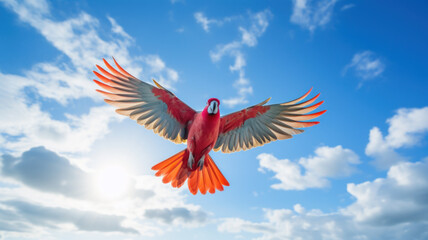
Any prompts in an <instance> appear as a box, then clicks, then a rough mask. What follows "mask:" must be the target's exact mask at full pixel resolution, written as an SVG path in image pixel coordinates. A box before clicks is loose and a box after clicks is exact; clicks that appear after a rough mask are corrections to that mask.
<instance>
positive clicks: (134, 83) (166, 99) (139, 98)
mask: <svg viewBox="0 0 428 240" xmlns="http://www.w3.org/2000/svg"><path fill="white" fill-rule="evenodd" d="M103 60H104V63H105V65H106V66H107V68H108V69H109V70H110V71H111V73H110V72H108V71H106V70H105V69H103V68H102V67H100V66H98V65H97V68H98V70H100V72H101V73H102V74H100V73H98V72H96V71H94V73H95V75H97V77H98V78H99V79H101V80H102V81H103V82H104V83H102V82H99V81H97V80H94V82H95V83H97V84H98V85H99V86H100V87H102V88H103V89H105V90H107V91H109V92H105V91H102V90H98V89H97V91H98V92H100V93H102V94H103V95H104V96H106V97H107V98H108V99H105V101H106V102H107V103H108V104H110V105H113V106H115V107H117V108H118V109H116V112H117V113H119V114H122V115H125V116H129V117H130V118H131V119H133V120H136V121H137V123H138V124H140V125H143V126H145V127H146V128H147V129H153V131H154V132H155V133H157V134H159V135H160V136H162V137H164V138H166V139H169V140H171V141H173V142H175V143H182V142H184V141H186V138H187V124H188V123H189V122H190V121H191V120H193V117H194V115H195V114H196V111H195V110H193V109H192V108H191V107H189V106H187V105H186V104H185V103H183V102H182V101H181V100H180V99H178V98H177V97H176V96H175V95H174V94H173V93H171V92H170V91H168V90H166V89H165V88H164V87H162V86H161V85H159V83H157V82H156V81H155V80H153V81H154V83H155V84H156V86H157V87H155V86H153V85H150V84H148V83H146V82H143V81H141V80H139V79H137V78H136V77H134V76H132V75H131V74H129V73H128V72H126V71H125V70H124V69H123V68H122V67H120V65H119V64H117V62H116V60H115V59H114V58H113V60H114V63H115V64H116V66H117V68H118V69H119V70H116V69H115V68H113V67H112V66H111V65H110V64H109V63H108V62H107V61H106V60H105V59H103Z"/></svg>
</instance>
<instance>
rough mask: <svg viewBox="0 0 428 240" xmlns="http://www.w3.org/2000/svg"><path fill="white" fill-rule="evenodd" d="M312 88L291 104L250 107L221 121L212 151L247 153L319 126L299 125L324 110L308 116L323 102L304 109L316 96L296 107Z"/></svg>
mask: <svg viewBox="0 0 428 240" xmlns="http://www.w3.org/2000/svg"><path fill="white" fill-rule="evenodd" d="M311 90H312V88H311V89H310V90H309V91H308V92H307V93H306V94H305V95H303V96H302V97H300V98H297V99H295V100H293V101H290V102H286V103H281V104H272V105H266V106H264V104H266V103H267V102H268V101H269V99H268V100H266V101H263V102H261V103H259V104H257V105H254V106H252V107H249V108H246V109H243V110H241V111H239V112H234V113H231V114H229V115H226V116H224V117H222V118H221V122H220V132H219V136H218V139H217V142H216V144H215V145H214V151H219V150H221V151H222V152H226V153H230V152H236V151H240V150H247V149H250V148H253V147H257V146H261V145H264V144H266V143H268V142H271V141H275V140H282V139H288V138H291V137H292V135H294V134H299V133H302V132H303V130H301V129H296V128H304V127H310V126H313V125H315V124H318V123H319V122H302V120H303V121H304V120H310V119H313V118H316V117H318V116H320V115H321V114H323V113H324V112H325V111H326V110H324V111H321V112H317V113H312V114H306V113H309V112H311V111H313V110H315V109H316V108H318V107H319V106H320V105H321V104H322V103H323V102H324V101H321V102H319V103H317V104H314V105H312V106H310V107H305V106H307V105H309V104H311V103H313V102H314V101H315V100H316V99H317V98H318V96H319V94H318V95H316V96H315V97H313V98H312V99H310V100H308V101H306V102H302V103H298V102H300V101H302V100H303V99H304V98H305V97H307V96H308V95H309V93H310V92H311Z"/></svg>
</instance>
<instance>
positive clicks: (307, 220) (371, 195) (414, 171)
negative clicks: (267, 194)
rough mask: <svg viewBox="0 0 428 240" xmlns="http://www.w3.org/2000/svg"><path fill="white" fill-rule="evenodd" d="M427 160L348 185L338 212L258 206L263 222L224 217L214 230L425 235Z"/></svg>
mask: <svg viewBox="0 0 428 240" xmlns="http://www.w3.org/2000/svg"><path fill="white" fill-rule="evenodd" d="M427 172H428V159H426V160H425V161H421V162H416V163H409V162H407V163H399V164H397V165H395V166H393V167H391V169H390V170H389V171H388V175H387V177H386V178H378V179H376V180H374V181H367V182H364V183H360V184H353V183H351V184H348V188H347V190H348V192H349V193H350V194H351V195H352V197H354V198H355V202H353V203H352V204H350V205H348V206H346V207H344V208H342V209H338V211H335V212H330V213H324V212H322V211H320V210H318V209H312V210H305V209H304V208H303V207H302V206H301V205H300V204H296V205H294V207H293V209H264V218H265V219H266V220H265V221H261V222H252V221H247V220H244V219H241V218H226V219H223V220H222V222H221V223H220V224H219V225H218V230H219V231H220V232H229V233H234V234H241V233H251V234H254V235H253V236H254V238H252V239H263V240H274V239H309V240H310V239H355V240H357V239H358V240H361V239H366V240H379V239H393V240H399V239H418V240H422V239H426V238H427V236H428V230H427V229H428V223H427V222H428V201H427V198H428V175H427V174H426V173H427Z"/></svg>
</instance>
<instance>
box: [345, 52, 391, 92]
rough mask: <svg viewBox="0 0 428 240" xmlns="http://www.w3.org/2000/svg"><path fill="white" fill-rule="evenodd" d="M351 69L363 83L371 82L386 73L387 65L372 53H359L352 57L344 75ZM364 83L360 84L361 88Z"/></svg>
mask: <svg viewBox="0 0 428 240" xmlns="http://www.w3.org/2000/svg"><path fill="white" fill-rule="evenodd" d="M349 69H353V71H354V72H355V74H356V75H357V76H358V77H360V78H361V79H362V80H363V81H366V80H370V79H373V78H376V77H379V76H381V75H382V73H383V71H385V64H384V63H383V62H382V61H381V59H380V58H379V57H378V56H376V54H375V53H373V52H371V51H363V52H358V53H356V54H355V55H354V57H352V60H351V62H350V63H349V64H348V65H346V66H345V68H344V69H343V74H346V72H347V71H348V70H349ZM362 83H363V82H360V84H359V87H361V85H362Z"/></svg>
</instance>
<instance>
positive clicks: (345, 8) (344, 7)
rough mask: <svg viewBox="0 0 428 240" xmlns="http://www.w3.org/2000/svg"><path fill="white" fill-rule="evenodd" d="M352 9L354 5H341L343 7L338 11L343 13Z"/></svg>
mask: <svg viewBox="0 0 428 240" xmlns="http://www.w3.org/2000/svg"><path fill="white" fill-rule="evenodd" d="M353 7H355V4H353V3H350V4H346V5H343V7H341V8H340V10H341V11H345V10H348V9H351V8H353Z"/></svg>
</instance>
